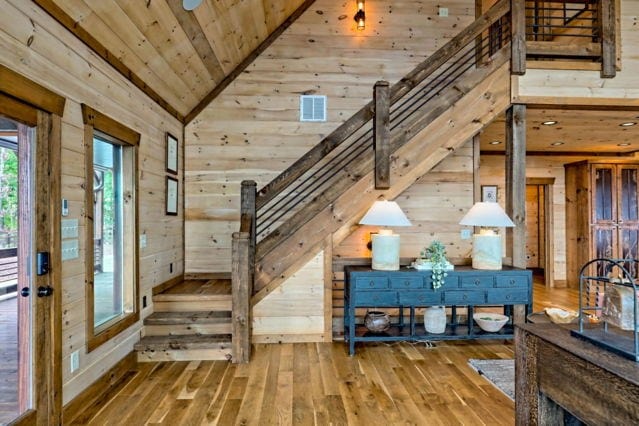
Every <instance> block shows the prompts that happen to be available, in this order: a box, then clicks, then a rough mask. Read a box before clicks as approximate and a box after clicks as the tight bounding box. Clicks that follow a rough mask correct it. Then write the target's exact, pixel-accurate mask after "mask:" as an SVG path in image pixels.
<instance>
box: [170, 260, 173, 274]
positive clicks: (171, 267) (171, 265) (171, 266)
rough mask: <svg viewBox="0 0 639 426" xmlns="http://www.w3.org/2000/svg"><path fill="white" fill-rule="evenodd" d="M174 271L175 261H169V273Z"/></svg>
mask: <svg viewBox="0 0 639 426" xmlns="http://www.w3.org/2000/svg"><path fill="white" fill-rule="evenodd" d="M172 273H173V262H171V263H169V274H172Z"/></svg>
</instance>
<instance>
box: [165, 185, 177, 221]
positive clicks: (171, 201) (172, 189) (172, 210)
mask: <svg viewBox="0 0 639 426" xmlns="http://www.w3.org/2000/svg"><path fill="white" fill-rule="evenodd" d="M166 214H168V215H172V216H176V215H177V214H178V180H177V179H175V178H172V177H170V176H167V177H166Z"/></svg>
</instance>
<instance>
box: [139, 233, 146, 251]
mask: <svg viewBox="0 0 639 426" xmlns="http://www.w3.org/2000/svg"><path fill="white" fill-rule="evenodd" d="M140 248H146V234H141V235H140Z"/></svg>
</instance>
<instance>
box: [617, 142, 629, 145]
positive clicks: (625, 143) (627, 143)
mask: <svg viewBox="0 0 639 426" xmlns="http://www.w3.org/2000/svg"><path fill="white" fill-rule="evenodd" d="M617 146H630V142H622V143H618V144H617Z"/></svg>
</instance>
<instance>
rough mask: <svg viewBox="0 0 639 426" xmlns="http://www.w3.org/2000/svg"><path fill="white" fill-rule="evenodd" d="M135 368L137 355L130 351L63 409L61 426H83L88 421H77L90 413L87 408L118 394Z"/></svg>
mask: <svg viewBox="0 0 639 426" xmlns="http://www.w3.org/2000/svg"><path fill="white" fill-rule="evenodd" d="M136 367H137V355H136V353H135V352H134V351H131V352H129V353H128V354H127V355H126V356H125V357H124V358H122V359H121V360H120V361H119V362H118V363H117V364H115V365H114V366H113V367H111V369H110V370H109V371H107V372H106V373H104V374H103V375H102V376H100V378H99V379H98V380H96V381H95V382H93V383H92V384H91V385H89V387H88V388H86V389H85V390H83V391H82V392H80V394H78V395H77V396H76V397H75V398H73V399H72V400H71V401H69V402H68V403H67V404H66V405H65V406H64V407H63V409H62V419H63V424H71V423H73V422H76V423H79V424H85V423H86V422H85V421H84V420H89V419H78V417H79V416H80V415H81V414H82V413H83V412H85V411H86V412H90V411H91V410H89V408H90V407H91V406H92V405H94V404H102V403H103V402H104V400H105V399H108V397H109V396H113V395H115V394H116V393H117V392H119V391H120V389H121V388H122V387H123V386H124V385H125V384H126V383H127V382H128V380H129V378H130V377H131V376H133V375H134V374H135V370H136ZM78 420H81V421H78Z"/></svg>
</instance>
